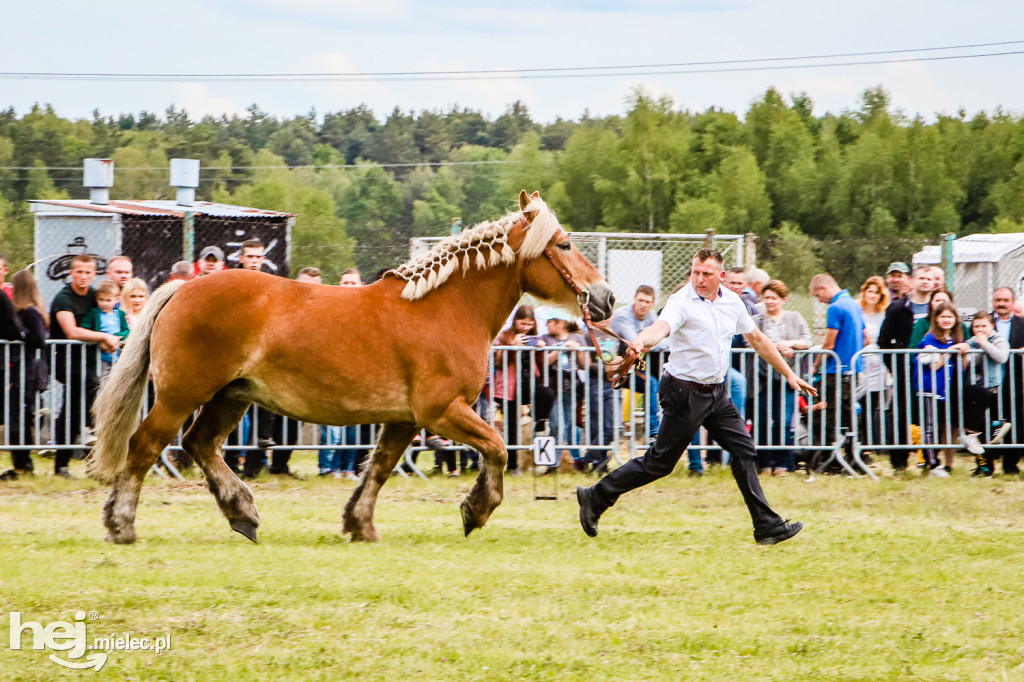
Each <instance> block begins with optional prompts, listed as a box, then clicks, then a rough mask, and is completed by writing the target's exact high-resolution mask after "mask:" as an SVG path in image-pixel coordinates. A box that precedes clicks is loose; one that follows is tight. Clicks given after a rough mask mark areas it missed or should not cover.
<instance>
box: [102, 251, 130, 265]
mask: <svg viewBox="0 0 1024 682" xmlns="http://www.w3.org/2000/svg"><path fill="white" fill-rule="evenodd" d="M117 260H126V261H128V264H129V265H132V259H131V258H129V257H128V256H126V255H124V254H123V253H122V254H120V255H117V256H114V257H113V258H111V259H110V260H108V261H107V268H109V267H110V264H111V263H113V262H114V261H117Z"/></svg>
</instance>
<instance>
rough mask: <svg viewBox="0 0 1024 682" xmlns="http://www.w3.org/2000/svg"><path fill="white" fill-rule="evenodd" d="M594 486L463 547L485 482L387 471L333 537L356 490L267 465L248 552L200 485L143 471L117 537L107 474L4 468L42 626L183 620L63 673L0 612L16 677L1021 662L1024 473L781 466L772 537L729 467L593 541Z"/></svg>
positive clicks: (792, 672) (631, 501)
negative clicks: (768, 541) (762, 533)
mask: <svg viewBox="0 0 1024 682" xmlns="http://www.w3.org/2000/svg"><path fill="white" fill-rule="evenodd" d="M299 463H300V465H301V466H302V467H303V468H304V470H306V471H309V470H311V469H312V467H313V466H314V465H313V462H312V458H311V457H310V456H308V455H302V456H301V457H300V462H299ZM40 464H41V465H45V462H40ZM587 480H590V479H588V478H586V477H583V476H562V477H561V478H560V480H559V482H558V483H559V487H560V490H559V500H558V501H557V502H551V501H535V500H534V499H533V489H532V483H533V481H532V479H531V478H530V477H528V476H523V477H518V478H509V479H507V481H506V493H507V494H506V499H505V503H504V504H503V505H502V506H501V507H500V508H499V509H498V510H497V512H496V513H495V515H494V517H493V518H492V520H491V523H490V524H489V525H488V526H487V527H486V528H484V529H483V530H482V531H477V532H476V533H474V534H473V535H472V536H471V537H470V538H469V539H465V538H463V537H462V534H461V532H460V522H459V513H458V501H459V500H460V499H461V497H462V495H463V494H464V493H465V491H466V490H468V488H469V486H470V483H471V480H470V479H469V478H462V479H440V478H438V479H430V480H428V481H421V480H403V479H398V478H395V479H393V480H392V481H391V482H390V483H389V484H388V486H387V487H386V488H385V489H384V491H383V493H382V495H381V500H380V504H379V506H378V510H377V517H376V518H377V528H378V530H380V531H381V534H382V542H381V543H380V544H376V545H366V544H358V545H353V544H349V543H347V542H345V541H343V540H342V539H341V538H340V537H339V527H340V524H339V517H340V512H341V508H342V505H343V503H344V501H345V500H346V499H347V496H348V493H349V492H350V491H351V489H352V487H353V485H354V484H353V483H351V482H342V481H335V480H322V479H317V478H315V477H314V478H312V479H310V480H307V481H293V480H284V481H278V480H266V481H263V480H261V481H260V482H258V483H257V484H256V485H255V489H256V497H257V502H258V503H259V505H260V509H261V513H262V516H263V526H262V527H261V529H260V539H261V542H260V544H259V545H253V544H250V543H249V542H248V541H246V540H245V539H244V538H242V537H241V536H240V535H238V534H236V533H233V532H231V531H230V530H229V529H228V526H227V523H226V522H225V520H224V519H223V518H222V517H221V516H220V514H219V512H218V511H217V509H216V506H215V503H214V501H213V498H212V497H211V496H210V495H209V493H208V492H207V491H206V490H205V487H203V484H202V483H200V482H198V481H189V482H186V483H164V482H160V481H159V480H157V479H155V478H152V477H151V478H150V480H149V481H148V482H149V485H147V486H146V488H145V490H144V491H143V497H142V502H141V504H140V508H139V516H138V524H137V528H138V531H139V537H140V541H139V543H138V544H137V545H134V546H126V547H122V546H111V545H108V544H106V543H104V542H103V541H102V537H103V531H102V528H101V524H100V509H101V507H102V504H103V501H104V499H105V498H106V490H104V489H102V488H99V487H97V486H96V485H95V484H94V483H92V482H90V481H85V480H75V481H63V480H53V479H51V478H50V477H48V476H41V477H37V478H36V479H33V480H29V481H27V482H20V481H19V482H15V483H12V484H0V606H2V610H3V611H4V612H10V611H19V612H21V614H22V620H23V621H27V620H32V621H38V622H41V623H42V624H43V625H46V624H47V623H49V622H51V621H55V620H72V619H73V617H74V613H75V611H77V610H79V609H81V610H84V611H86V612H90V611H95V612H96V613H97V615H98V620H95V621H88V622H87V625H88V637H89V639H90V641H91V640H92V638H93V637H97V636H105V635H109V634H122V633H130V634H131V635H133V636H138V637H146V636H148V637H154V638H155V637H158V636H164V635H167V634H170V635H171V646H172V648H171V650H170V651H166V652H163V653H160V654H156V653H153V652H146V651H141V652H122V651H115V652H111V653H110V658H109V660H108V662H107V664H106V666H105V667H104V668H103V670H102V671H101V672H100V673H96V672H94V671H91V670H87V671H69V670H64V669H63V668H60V667H58V666H57V665H56V664H54V663H52V662H50V661H49V660H47V654H48V653H50V652H48V651H37V650H32V649H31V648H30V647H31V634H30V633H26V634H25V635H24V641H25V644H24V647H25V648H23V649H22V650H20V651H12V650H9V648H8V646H7V642H8V635H7V629H8V617H7V614H6V613H3V614H0V617H2V619H3V627H2V628H0V678H2V679H3V680H15V679H33V680H35V679H38V680H48V679H54V678H56V677H59V676H62V675H64V676H77V677H79V678H80V679H86V678H89V677H90V676H100V675H102V676H103V677H104V678H111V679H132V680H143V679H146V680H148V679H168V680H170V679H173V680H249V679H274V680H284V679H316V680H319V679H344V678H359V679H367V680H377V679H383V680H515V679H527V680H533V679H537V680H548V679H550V680H588V681H590V680H683V679H686V680H805V679H808V680H911V679H913V680H1007V679H1009V680H1014V679H1018V680H1019V679H1024V610H1022V608H1021V602H1020V601H1018V600H1019V599H1021V597H1022V592H1024V590H1022V588H1021V583H1022V580H1024V575H1022V561H1021V557H1022V555H1024V519H1022V517H1021V510H1022V509H1024V481H1018V480H1016V479H1013V480H1011V479H1000V478H996V479H991V480H977V479H970V478H968V477H967V473H966V467H961V470H959V471H957V473H956V474H955V475H954V477H953V478H951V479H945V480H943V479H928V478H923V479H922V478H916V477H913V478H908V479H900V480H893V479H883V480H882V481H880V482H878V483H872V482H870V481H868V480H865V479H860V480H851V479H843V478H838V477H828V478H826V477H822V476H819V477H817V480H815V481H814V482H812V483H808V482H806V481H805V480H804V478H803V477H802V476H799V475H797V476H790V477H787V478H785V479H767V480H765V482H764V485H765V489H766V492H767V495H768V498H769V500H770V501H771V502H772V503H773V505H774V506H775V507H776V508H778V509H779V510H780V511H781V512H782V513H784V514H785V515H786V516H791V517H793V518H797V519H800V520H802V521H803V522H804V523H805V524H806V529H805V531H804V532H803V533H801V534H800V535H798V536H797V537H796V538H794V539H793V540H791V541H789V542H786V543H784V544H782V545H779V546H776V547H760V546H757V545H755V544H754V543H753V540H752V535H751V529H750V520H749V517H748V516H747V514H746V510H745V508H744V507H743V505H742V502H741V500H740V496H739V492H738V491H737V489H736V486H735V484H734V483H733V481H732V479H731V475H730V474H729V473H728V472H721V471H719V472H715V473H713V474H711V475H708V476H705V477H704V478H702V479H690V478H686V477H683V476H672V477H669V478H668V479H665V480H663V481H660V482H658V483H656V484H654V485H652V486H650V487H648V488H647V489H644V490H641V491H637V492H635V493H632V494H630V495H629V496H627V497H624V498H623V499H622V500H621V501H620V503H619V505H618V506H617V507H615V508H614V509H612V510H610V511H609V512H608V513H606V514H605V516H604V518H603V519H602V521H601V534H600V535H599V536H598V537H597V538H596V539H589V538H587V537H586V536H584V534H583V533H582V531H581V530H580V528H579V525H578V522H577V516H576V513H577V506H576V503H575V496H574V494H573V491H574V488H575V485H577V484H578V483H580V482H584V481H587ZM540 484H542V486H543V487H544V489H545V490H550V487H551V486H552V485H553V481H552V480H551V479H550V478H546V479H540ZM55 653H58V654H59V653H65V652H55Z"/></svg>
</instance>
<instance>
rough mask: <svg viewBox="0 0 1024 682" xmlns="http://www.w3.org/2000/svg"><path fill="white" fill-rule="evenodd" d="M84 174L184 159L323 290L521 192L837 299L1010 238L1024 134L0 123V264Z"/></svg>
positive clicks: (348, 113) (513, 110)
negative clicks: (708, 241) (260, 212)
mask: <svg viewBox="0 0 1024 682" xmlns="http://www.w3.org/2000/svg"><path fill="white" fill-rule="evenodd" d="M88 157H103V158H112V159H114V162H115V169H116V170H115V183H114V187H113V189H112V190H111V196H112V198H115V199H118V198H124V199H155V198H164V199H167V198H172V197H173V191H174V190H173V188H170V187H168V174H167V170H166V169H167V167H168V165H169V163H168V160H169V159H171V158H196V159H200V161H201V163H202V169H203V170H202V172H201V184H200V187H199V189H198V190H197V198H200V199H206V200H212V201H221V202H226V203H235V204H242V205H248V206H255V207H259V208H265V209H273V210H281V211H289V212H294V213H298V214H300V217H299V219H298V221H297V223H296V226H295V229H294V231H293V243H292V260H293V264H294V265H295V266H297V267H302V266H305V265H318V266H320V267H321V268H323V269H324V270H325V273H326V275H327V276H328V277H330V278H334V277H335V275H338V274H340V272H341V271H342V270H343V269H344V268H346V267H350V266H353V265H355V266H356V267H359V268H360V269H361V270H363V271H365V272H368V273H373V272H376V271H377V270H379V269H382V268H386V267H392V266H394V265H397V264H398V263H400V262H402V261H403V260H404V259H405V258H406V257H407V256H408V241H409V239H410V238H411V237H413V236H439V235H443V234H447V233H449V231H450V230H451V228H452V225H453V221H455V220H456V219H460V220H461V222H462V223H463V224H465V225H471V224H474V223H476V222H478V221H481V220H487V219H493V218H495V217H497V216H499V215H501V214H502V213H504V212H506V211H507V210H510V209H511V208H513V207H514V200H515V197H516V196H517V194H518V191H519V190H520V189H527V190H531V191H532V190H535V189H536V190H540V192H541V195H542V196H543V197H544V198H545V199H546V200H547V201H548V203H549V204H550V205H551V206H552V208H554V210H555V211H556V212H557V213H558V215H559V218H560V219H561V221H562V223H563V225H565V226H566V228H568V229H570V230H575V231H612V232H678V233H703V232H704V231H706V230H708V229H714V230H715V231H716V232H719V233H725V234H738V233H748V232H752V233H755V234H757V235H758V236H759V237H760V244H761V249H760V252H759V257H760V259H761V261H762V263H763V264H765V265H766V266H767V268H768V269H769V271H770V272H772V273H773V274H778V275H779V276H781V277H783V278H786V277H789V278H791V279H793V280H794V281H795V280H797V279H798V278H802V277H805V276H806V274H807V273H808V272H812V271H815V270H818V269H820V268H840V269H841V270H842V273H841V277H840V278H841V280H842V279H844V278H845V279H848V280H850V281H846V282H844V284H847V285H852V284H854V283H855V282H854V281H853V280H855V279H858V278H860V277H862V275H864V274H865V273H867V274H871V273H872V272H873V271H876V270H877V269H879V268H881V267H884V264H885V263H887V262H889V261H890V260H893V259H895V257H896V256H899V257H900V258H907V257H909V253H912V252H913V251H915V250H917V248H919V246H920V245H921V244H923V243H928V242H933V243H934V241H935V240H936V239H937V238H938V236H939V235H941V234H943V233H950V232H952V233H957V234H960V235H963V234H968V233H973V232H985V231H1002V232H1016V231H1020V232H1024V119H1022V118H1021V117H1019V116H1015V115H1013V114H1012V113H1010V112H1007V111H1004V110H1002V109H997V110H995V111H991V112H985V111H981V112H978V113H976V114H974V115H972V116H968V114H967V112H965V111H959V112H957V113H956V114H955V115H944V114H943V115H937V116H935V118H934V120H932V121H926V120H925V119H924V118H923V117H921V116H916V117H913V118H911V117H909V116H907V115H905V114H904V113H902V112H901V111H899V110H898V109H896V108H894V106H893V104H892V101H891V97H890V95H889V93H887V92H886V91H885V90H884V89H883V88H881V87H876V88H870V89H868V90H866V91H865V92H864V93H863V94H862V96H861V98H860V101H859V102H858V103H857V104H856V106H855V107H854V108H851V109H849V110H844V111H842V112H840V113H831V112H825V113H822V114H818V113H816V112H815V111H814V106H813V102H812V101H811V99H810V98H809V97H808V96H807V95H805V94H797V95H791V96H788V97H786V96H783V95H782V94H781V93H780V92H778V91H777V90H775V89H774V88H772V89H768V90H767V91H766V92H765V93H764V94H763V95H762V96H760V97H758V98H757V99H756V100H755V101H754V102H752V103H751V105H750V107H749V109H748V110H747V111H745V112H743V114H742V116H741V115H739V114H737V113H734V112H729V111H724V110H721V109H718V108H711V109H708V110H706V111H702V112H693V111H689V110H686V109H684V108H680V107H677V106H676V104H675V103H674V102H673V101H672V100H671V99H669V98H667V97H662V98H655V97H651V96H649V95H647V94H645V93H644V92H642V91H636V92H634V93H633V95H632V96H631V97H630V99H629V100H628V102H627V104H626V112H625V113H624V114H622V115H613V116H605V117H594V116H591V115H589V114H586V113H585V114H584V115H583V116H582V117H581V118H580V119H579V120H576V121H569V120H562V119H557V120H555V121H554V122H552V123H547V124H541V123H537V122H535V121H533V120H532V119H531V117H530V114H529V112H528V110H527V108H526V107H525V106H524V105H523V104H522V103H521V102H516V103H514V104H512V105H510V106H509V107H508V109H507V110H506V111H505V112H504V113H503V114H502V115H500V116H498V117H497V118H494V119H493V120H491V119H489V118H487V117H485V116H484V115H483V114H481V113H480V112H476V111H472V110H469V109H465V108H461V109H460V108H452V109H451V110H449V111H421V112H419V113H415V112H411V111H408V112H407V111H402V110H400V109H397V108H396V109H395V110H394V111H392V112H391V114H390V115H388V116H387V117H386V118H385V119H384V120H383V121H382V120H380V119H378V118H377V116H376V115H375V114H374V113H373V112H372V111H371V110H370V109H368V108H367V107H365V106H358V107H355V108H353V109H349V110H345V111H340V112H336V113H328V114H325V115H323V116H320V115H318V114H317V113H316V112H312V111H311V112H310V113H309V114H307V115H305V116H297V117H294V118H290V119H288V118H278V117H275V116H271V115H269V114H267V113H266V112H263V111H261V110H260V109H259V108H258V107H257V106H255V105H254V106H252V107H250V108H249V109H248V110H247V112H246V114H245V115H242V116H240V115H232V116H230V117H229V116H222V117H219V118H217V117H210V116H208V117H204V118H202V119H201V120H197V121H196V120H192V119H190V118H189V116H188V114H187V113H186V112H185V111H182V110H178V109H175V108H170V109H168V110H167V111H166V112H164V114H163V115H162V116H161V115H157V114H153V113H148V112H142V113H140V114H138V115H135V114H122V115H120V116H118V117H113V116H103V115H101V113H100V112H98V111H97V112H94V114H93V116H92V118H91V119H67V118H64V117H62V116H60V115H59V114H58V113H57V112H56V111H54V110H53V108H52V107H50V106H47V105H36V106H34V107H33V108H32V109H31V111H28V112H26V113H24V114H23V115H19V114H18V113H17V112H15V110H14V109H13V108H8V109H6V110H2V111H0V250H3V251H5V252H6V254H7V256H8V259H9V261H10V262H11V264H12V266H14V267H18V266H23V265H24V264H26V263H28V262H30V261H31V258H32V220H31V216H30V215H29V213H28V207H27V205H26V203H25V200H27V199H44V198H60V197H70V198H84V197H87V196H88V192H87V190H85V189H84V188H83V187H82V186H81V170H80V168H81V164H82V159H84V158H88ZM430 164H434V165H430ZM285 166H288V167H292V168H284V167H285ZM296 167H297V168H296ZM153 169H156V170H153ZM883 261H884V262H883ZM812 274H813V273H812Z"/></svg>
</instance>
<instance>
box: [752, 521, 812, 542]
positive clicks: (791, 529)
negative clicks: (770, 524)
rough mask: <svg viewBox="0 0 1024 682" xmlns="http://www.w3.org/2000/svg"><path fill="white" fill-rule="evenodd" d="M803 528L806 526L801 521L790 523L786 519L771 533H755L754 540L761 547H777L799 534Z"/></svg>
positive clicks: (770, 531)
mask: <svg viewBox="0 0 1024 682" xmlns="http://www.w3.org/2000/svg"><path fill="white" fill-rule="evenodd" d="M803 527H804V524H802V523H800V522H799V521H794V522H793V523H790V522H789V519H786V520H785V521H783V522H782V523H780V524H779V525H777V526H775V527H774V528H772V529H771V530H769V531H766V532H764V533H760V534H758V533H754V540H756V541H757V544H759V545H777V544H779V543H780V542H783V541H785V540H788V539H790V538H791V537H793V536H794V535H796V534H797V533H799V532H800V531H801V530H803Z"/></svg>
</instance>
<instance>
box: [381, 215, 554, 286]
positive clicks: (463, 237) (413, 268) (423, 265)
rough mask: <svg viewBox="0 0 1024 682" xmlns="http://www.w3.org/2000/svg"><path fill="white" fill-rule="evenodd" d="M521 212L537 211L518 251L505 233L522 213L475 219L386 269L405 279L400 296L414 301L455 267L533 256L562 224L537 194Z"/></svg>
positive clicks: (483, 265)
mask: <svg viewBox="0 0 1024 682" xmlns="http://www.w3.org/2000/svg"><path fill="white" fill-rule="evenodd" d="M524 212H536V213H537V215H536V216H535V217H534V219H533V222H532V223H531V224H530V227H529V229H528V230H527V232H526V238H525V239H524V240H523V244H522V246H521V247H520V248H519V252H518V253H516V252H515V251H513V250H512V247H511V246H509V245H508V234H509V232H510V231H511V230H512V228H513V226H514V225H515V224H516V220H517V219H518V218H519V216H520V215H521V214H520V213H509V214H506V215H504V216H502V217H501V218H499V219H498V220H495V221H493V222H484V223H478V224H476V225H474V226H473V227H471V228H469V229H468V230H463V231H462V232H460V233H459V234H453V235H451V236H449V237H445V238H444V239H442V240H441V241H440V242H438V244H437V246H435V247H434V248H433V249H431V250H430V251H429V252H427V253H425V254H423V255H422V256H419V257H418V258H414V259H412V260H410V261H408V262H406V263H404V264H402V265H400V266H398V267H397V268H395V269H394V270H389V271H388V273H387V274H388V275H394V276H395V277H398V278H399V279H403V280H405V281H406V285H405V288H404V289H402V298H404V299H408V300H410V301H415V300H416V299H418V298H422V297H423V296H425V295H426V294H427V292H430V291H433V290H434V289H436V288H438V287H439V286H441V285H442V284H444V283H445V282H446V281H447V280H448V278H449V277H451V276H452V274H453V273H454V272H455V271H456V270H457V269H458V268H462V272H463V273H465V272H466V271H467V270H469V268H470V267H472V265H474V264H475V265H476V267H477V268H478V269H480V270H484V269H486V268H493V267H495V266H497V265H499V264H504V265H512V264H513V263H514V262H515V260H516V257H517V256H518V257H519V258H521V259H523V260H530V259H532V258H536V257H537V256H539V255H540V254H541V253H543V251H544V247H545V246H546V245H547V243H548V242H549V241H550V240H551V238H552V237H553V236H554V235H555V234H557V233H558V232H559V231H560V230H561V229H562V226H561V225H560V224H559V223H558V219H557V218H556V217H555V214H554V213H552V212H551V210H550V209H549V208H548V206H547V204H545V203H544V202H543V201H542V200H541V199H539V198H535V199H533V200H532V201H531V202H530V203H529V204H528V205H527V206H526V208H525V209H524ZM485 251H486V252H487V254H486V256H485V255H484V252H485ZM471 257H472V258H471Z"/></svg>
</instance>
